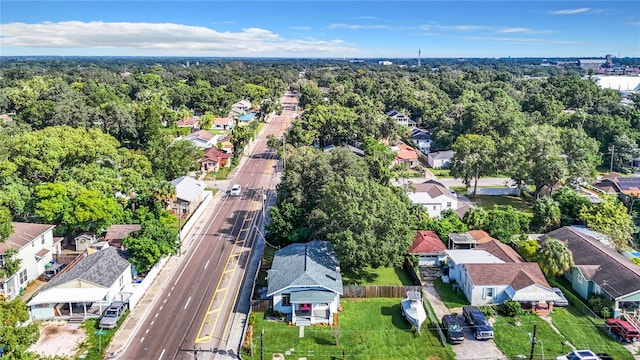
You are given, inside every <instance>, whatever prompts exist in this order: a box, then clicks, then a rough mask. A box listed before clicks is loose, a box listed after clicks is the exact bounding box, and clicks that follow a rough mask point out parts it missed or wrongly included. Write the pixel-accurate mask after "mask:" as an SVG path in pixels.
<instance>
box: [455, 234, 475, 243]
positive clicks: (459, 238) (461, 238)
mask: <svg viewBox="0 0 640 360" xmlns="http://www.w3.org/2000/svg"><path fill="white" fill-rule="evenodd" d="M449 240H451V241H452V242H453V243H454V244H477V243H478V242H477V241H476V239H474V238H473V237H472V236H471V235H469V233H450V234H449Z"/></svg>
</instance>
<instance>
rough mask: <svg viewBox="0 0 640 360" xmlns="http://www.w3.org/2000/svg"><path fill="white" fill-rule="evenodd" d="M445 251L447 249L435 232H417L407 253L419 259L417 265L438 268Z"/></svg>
mask: <svg viewBox="0 0 640 360" xmlns="http://www.w3.org/2000/svg"><path fill="white" fill-rule="evenodd" d="M446 250H447V247H446V246H444V243H443V242H442V240H440V237H439V236H438V234H436V232H435V231H432V230H419V231H417V232H416V236H415V237H414V238H413V243H412V244H411V246H410V247H409V251H408V253H409V255H417V256H419V257H420V261H419V265H429V266H438V265H440V261H441V260H443V259H444V258H445V256H446V254H445V251H446Z"/></svg>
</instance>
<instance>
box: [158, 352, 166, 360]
mask: <svg viewBox="0 0 640 360" xmlns="http://www.w3.org/2000/svg"><path fill="white" fill-rule="evenodd" d="M165 350H166V349H162V352H161V353H160V357H158V360H160V359H162V355H164V351H165Z"/></svg>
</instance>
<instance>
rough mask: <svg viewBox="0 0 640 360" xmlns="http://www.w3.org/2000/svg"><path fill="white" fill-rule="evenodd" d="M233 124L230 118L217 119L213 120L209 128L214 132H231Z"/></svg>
mask: <svg viewBox="0 0 640 360" xmlns="http://www.w3.org/2000/svg"><path fill="white" fill-rule="evenodd" d="M234 123H235V122H234V121H233V118H232V117H218V118H215V119H214V120H213V125H211V128H212V129H214V130H231V129H233V125H234Z"/></svg>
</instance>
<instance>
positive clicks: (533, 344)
mask: <svg viewBox="0 0 640 360" xmlns="http://www.w3.org/2000/svg"><path fill="white" fill-rule="evenodd" d="M537 330H538V326H537V325H536V322H535V321H534V322H533V335H531V353H529V360H533V351H534V349H535V348H536V331H537Z"/></svg>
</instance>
